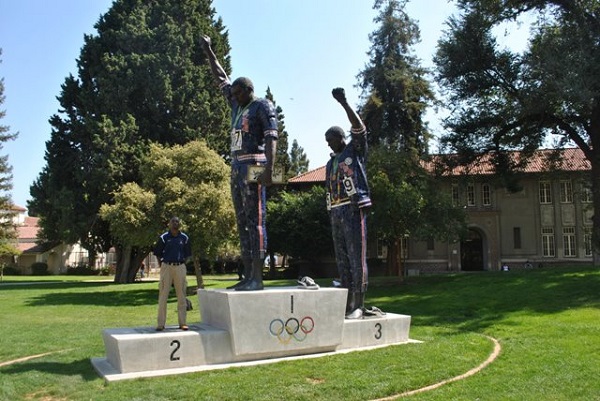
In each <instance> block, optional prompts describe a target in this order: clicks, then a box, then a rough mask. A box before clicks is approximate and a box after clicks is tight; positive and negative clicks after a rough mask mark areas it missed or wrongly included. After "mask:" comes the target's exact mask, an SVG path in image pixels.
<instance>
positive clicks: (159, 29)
mask: <svg viewBox="0 0 600 401" xmlns="http://www.w3.org/2000/svg"><path fill="white" fill-rule="evenodd" d="M214 16H215V10H214V9H213V8H212V7H211V1H210V0H177V1H176V0H165V1H161V2H147V1H142V0H117V1H115V2H114V3H113V5H112V7H111V9H110V10H109V11H108V12H107V13H106V14H105V15H103V16H102V17H100V19H99V21H98V22H97V24H96V25H95V28H96V29H97V35H85V37H84V45H83V47H82V50H81V55H80V57H79V59H78V63H77V64H78V76H77V77H74V76H69V77H67V78H66V79H65V82H64V84H63V85H62V90H61V93H60V96H59V98H58V99H59V102H60V106H61V110H60V111H59V113H57V114H56V115H54V116H52V117H51V119H50V123H51V126H52V133H51V139H50V140H49V141H48V142H47V144H46V149H47V151H46V166H45V167H44V168H43V171H42V172H41V173H40V175H39V177H38V179H37V180H36V181H35V182H34V184H33V185H32V186H31V191H30V192H31V195H32V200H31V201H30V202H29V209H30V211H31V212H32V213H33V214H34V215H38V216H40V226H41V228H42V232H41V236H42V237H43V238H45V239H46V240H52V241H62V242H67V243H74V242H77V241H80V242H81V243H82V245H83V246H84V247H85V248H86V249H87V250H88V251H89V252H90V260H91V261H93V260H94V255H95V254H96V253H97V252H102V251H106V250H108V248H109V247H110V246H112V245H113V238H112V236H111V234H110V231H109V227H108V223H107V222H106V221H104V220H103V219H101V218H99V217H98V211H99V210H100V206H101V205H103V204H112V203H114V199H113V196H114V195H113V194H114V193H115V191H116V190H117V189H119V188H120V187H121V186H122V185H123V184H125V183H128V182H139V181H140V169H141V168H142V160H143V159H144V156H145V155H146V154H147V153H148V149H149V144H151V143H159V144H165V145H174V144H185V143H187V142H189V141H192V140H194V139H199V138H202V139H204V140H205V141H206V143H207V144H208V146H209V147H210V148H211V149H214V150H215V151H216V152H217V153H219V154H220V155H222V156H223V157H226V155H227V154H228V144H227V139H226V135H223V134H222V133H224V132H227V130H228V120H229V117H228V114H229V111H228V106H227V104H226V102H225V100H224V99H223V97H222V96H221V95H220V93H219V90H218V88H216V87H215V85H214V82H213V78H212V75H211V74H210V72H209V69H208V68H209V67H208V64H207V63H206V62H204V60H203V59H204V57H205V56H204V53H203V51H202V48H201V46H200V45H199V43H198V40H197V38H198V36H199V35H200V34H201V33H204V34H209V35H210V36H211V37H212V38H213V48H214V49H215V51H216V52H217V53H218V54H219V56H221V59H222V60H224V61H223V63H224V67H225V68H226V69H228V70H229V69H230V65H229V59H228V57H225V55H226V54H227V53H228V52H229V45H228V39H227V34H226V33H224V32H223V30H224V27H223V25H222V22H221V21H220V20H217V21H215V20H214ZM117 247H118V244H117ZM117 250H118V251H119V249H117ZM135 253H136V252H134V253H133V254H135ZM131 262H132V261H131V260H129V261H125V260H119V263H125V264H127V265H129V264H130V263H131ZM123 266H124V265H122V266H121V267H123Z"/></svg>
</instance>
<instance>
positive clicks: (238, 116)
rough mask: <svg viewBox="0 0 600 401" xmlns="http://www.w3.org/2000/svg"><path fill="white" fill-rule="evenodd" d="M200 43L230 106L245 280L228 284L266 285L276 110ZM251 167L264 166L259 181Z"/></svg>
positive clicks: (235, 195)
mask: <svg viewBox="0 0 600 401" xmlns="http://www.w3.org/2000/svg"><path fill="white" fill-rule="evenodd" d="M200 42H201V45H202V47H203V49H204V53H205V54H206V57H207V59H208V62H209V64H210V68H211V72H212V74H213V76H214V78H215V79H216V81H217V83H218V85H219V88H220V89H221V92H222V93H223V95H224V96H225V98H226V99H227V101H228V102H229V105H230V106H231V196H232V198H233V206H234V209H235V214H236V219H237V227H238V232H239V236H240V247H241V253H242V263H243V264H244V279H243V280H242V281H240V282H239V283H237V284H236V285H234V286H232V287H229V288H233V289H235V290H236V291H256V290H262V289H263V280H262V271H263V261H264V259H265V256H266V249H267V228H266V214H267V208H266V200H267V196H266V187H267V186H269V185H271V183H272V182H273V166H274V163H275V152H276V149H277V135H278V133H277V113H276V111H275V107H274V106H273V104H272V103H271V102H270V101H269V100H267V99H262V98H258V97H256V96H254V85H253V84H252V81H251V80H250V79H249V78H246V77H240V78H237V79H236V80H235V81H233V82H230V80H229V76H228V75H227V73H226V72H225V70H224V69H223V67H222V66H221V64H220V63H219V61H218V60H217V57H216V55H215V53H214V52H213V50H212V48H211V40H210V38H209V37H208V36H201V37H200ZM251 166H260V167H262V168H263V172H262V174H260V175H259V176H258V179H257V180H256V182H253V181H251V180H249V170H250V167H251Z"/></svg>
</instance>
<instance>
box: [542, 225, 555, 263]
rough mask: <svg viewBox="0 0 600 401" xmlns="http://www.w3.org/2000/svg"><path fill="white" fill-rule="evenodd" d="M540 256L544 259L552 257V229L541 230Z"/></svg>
mask: <svg viewBox="0 0 600 401" xmlns="http://www.w3.org/2000/svg"><path fill="white" fill-rule="evenodd" d="M542 254H543V255H544V256H545V257H554V229H553V228H552V227H544V228H542Z"/></svg>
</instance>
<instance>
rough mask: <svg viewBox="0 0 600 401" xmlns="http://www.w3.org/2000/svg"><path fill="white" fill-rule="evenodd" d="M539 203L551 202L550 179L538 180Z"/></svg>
mask: <svg viewBox="0 0 600 401" xmlns="http://www.w3.org/2000/svg"><path fill="white" fill-rule="evenodd" d="M540 203H552V187H551V185H550V181H540Z"/></svg>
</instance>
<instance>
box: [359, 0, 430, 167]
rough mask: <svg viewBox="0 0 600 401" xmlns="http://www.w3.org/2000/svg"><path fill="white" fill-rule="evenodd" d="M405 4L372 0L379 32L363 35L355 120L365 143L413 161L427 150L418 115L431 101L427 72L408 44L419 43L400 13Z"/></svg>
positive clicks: (411, 23) (399, 0) (409, 21)
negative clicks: (365, 57) (366, 43)
mask: <svg viewBox="0 0 600 401" xmlns="http://www.w3.org/2000/svg"><path fill="white" fill-rule="evenodd" d="M406 3H407V1H406V0H376V1H375V5H374V7H373V8H376V9H378V10H380V13H379V15H378V16H377V17H375V19H374V21H375V22H376V23H379V28H378V29H377V30H375V31H374V32H373V33H371V34H370V35H369V39H370V40H371V48H370V49H369V52H368V54H369V64H367V66H365V69H364V70H362V71H361V72H360V73H359V74H358V78H359V84H358V86H359V87H360V88H361V89H362V91H363V95H362V98H363V99H362V100H363V105H362V106H361V116H362V117H363V120H364V121H365V122H367V123H368V124H367V126H368V127H369V132H370V137H369V144H373V145H382V146H387V147H390V148H392V149H397V150H400V151H403V152H405V153H406V154H407V155H411V156H414V157H416V158H418V157H419V156H420V155H422V154H424V153H426V152H427V147H428V141H429V139H430V134H429V131H428V129H427V126H426V124H425V123H424V122H423V115H424V113H425V110H426V108H427V106H428V104H429V103H431V102H433V100H434V99H435V97H434V94H433V92H432V90H431V86H430V84H429V81H428V80H427V79H426V75H427V73H428V71H427V70H426V69H425V68H422V67H421V66H420V62H419V60H418V58H417V57H416V56H415V55H414V51H413V50H412V46H414V45H415V44H417V43H418V42H419V41H420V40H421V36H420V31H419V27H418V26H417V24H416V23H415V22H414V21H413V20H412V19H411V18H410V17H409V16H408V14H406V12H405V11H404V7H405V5H406Z"/></svg>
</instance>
